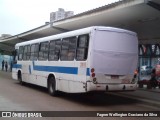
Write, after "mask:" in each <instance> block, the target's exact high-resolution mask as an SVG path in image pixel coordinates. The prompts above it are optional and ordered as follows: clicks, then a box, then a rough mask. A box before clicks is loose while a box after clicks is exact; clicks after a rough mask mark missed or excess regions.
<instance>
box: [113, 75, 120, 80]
mask: <svg viewBox="0 0 160 120" xmlns="http://www.w3.org/2000/svg"><path fill="white" fill-rule="evenodd" d="M111 79H119V76H118V75H111Z"/></svg>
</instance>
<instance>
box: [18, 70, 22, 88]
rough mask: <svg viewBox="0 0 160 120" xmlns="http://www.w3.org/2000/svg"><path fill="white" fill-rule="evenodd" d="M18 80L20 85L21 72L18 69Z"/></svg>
mask: <svg viewBox="0 0 160 120" xmlns="http://www.w3.org/2000/svg"><path fill="white" fill-rule="evenodd" d="M18 81H19V83H20V85H23V81H22V74H21V72H20V71H19V72H18Z"/></svg>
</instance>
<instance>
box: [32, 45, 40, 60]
mask: <svg viewBox="0 0 160 120" xmlns="http://www.w3.org/2000/svg"><path fill="white" fill-rule="evenodd" d="M38 51H39V44H38V43H37V44H33V45H31V52H30V60H37V58H38Z"/></svg>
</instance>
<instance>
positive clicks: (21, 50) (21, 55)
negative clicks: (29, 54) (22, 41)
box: [18, 46, 23, 60]
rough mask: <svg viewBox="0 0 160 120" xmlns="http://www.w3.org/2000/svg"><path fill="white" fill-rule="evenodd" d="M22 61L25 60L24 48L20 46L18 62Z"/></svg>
mask: <svg viewBox="0 0 160 120" xmlns="http://www.w3.org/2000/svg"><path fill="white" fill-rule="evenodd" d="M22 59H23V46H20V47H19V51H18V60H22Z"/></svg>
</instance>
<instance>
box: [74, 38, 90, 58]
mask: <svg viewBox="0 0 160 120" xmlns="http://www.w3.org/2000/svg"><path fill="white" fill-rule="evenodd" d="M88 44H89V35H81V36H79V37H78V45H77V55H76V59H77V60H78V61H81V60H86V59H87V56H88Z"/></svg>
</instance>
